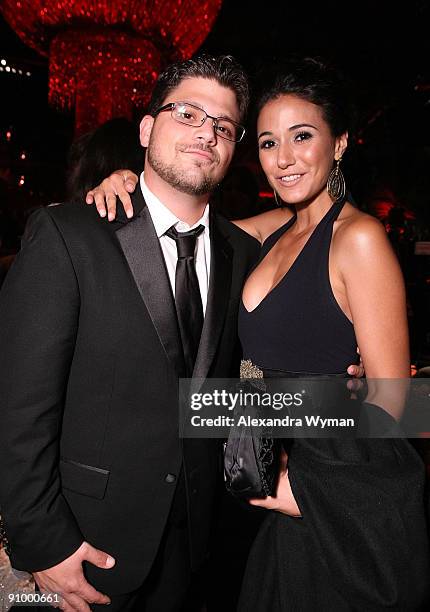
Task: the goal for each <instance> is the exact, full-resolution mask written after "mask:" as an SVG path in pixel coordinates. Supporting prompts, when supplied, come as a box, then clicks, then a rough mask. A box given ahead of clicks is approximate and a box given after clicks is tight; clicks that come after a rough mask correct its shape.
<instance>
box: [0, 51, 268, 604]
mask: <svg viewBox="0 0 430 612" xmlns="http://www.w3.org/2000/svg"><path fill="white" fill-rule="evenodd" d="M248 98H249V94H248V85H247V80H246V77H245V75H244V73H243V71H242V70H241V68H240V66H238V65H237V64H236V62H235V61H234V60H233V59H232V58H231V57H227V56H224V57H219V58H211V57H207V56H201V57H199V58H196V59H193V60H188V61H185V62H182V63H179V64H176V65H173V66H171V67H170V68H168V69H167V70H166V71H165V72H164V73H163V74H162V75H160V77H159V79H158V82H157V84H156V87H155V89H154V92H153V96H152V100H151V102H150V105H149V109H148V114H147V115H145V116H144V118H143V120H142V122H141V128H140V136H141V143H142V146H143V147H145V148H146V156H145V170H144V173H142V175H141V178H140V185H139V189H137V190H136V192H135V194H133V206H134V210H135V216H134V217H133V219H127V218H126V217H125V216H119V217H118V218H117V220H116V221H115V222H114V223H108V222H107V221H104V222H102V221H100V220H99V217H98V215H97V211H96V210H95V207H88V206H85V205H84V204H82V206H80V205H70V204H64V205H60V206H53V207H48V208H44V209H41V210H39V211H37V212H36V213H35V214H33V215H32V217H31V218H30V220H29V222H28V225H27V229H26V233H25V236H24V240H23V245H22V249H21V252H20V254H19V255H18V256H17V259H16V261H15V263H14V265H13V268H12V269H11V271H10V273H9V275H8V277H7V279H6V282H5V284H4V287H3V290H2V293H1V296H0V345H1V346H2V351H1V355H0V372H1V380H0V397H1V408H0V419H1V423H2V427H1V432H2V433H1V440H0V508H1V511H0V512H1V514H2V517H3V520H4V530H5V533H6V536H7V539H8V541H9V545H10V551H9V552H10V558H11V563H12V566H13V567H15V568H17V569H20V570H26V571H29V572H31V573H33V576H34V577H35V580H36V583H37V585H38V588H39V589H40V590H42V591H47V592H59V593H61V594H62V596H63V602H62V604H61V605H62V608H63V609H64V610H89V609H90V608H89V605H90V604H92V609H98V607H99V605H100V604H104V603H108V602H109V600H110V601H111V605H110V607H109V608H110V609H111V610H139V611H142V612H144V611H146V612H154V611H157V612H160V611H163V612H169V611H171V610H172V611H173V610H180V609H181V605H182V603H183V601H184V599H185V596H186V592H187V588H188V585H189V583H190V577H191V574H192V572H193V571H196V570H198V569H199V567H201V565H202V564H203V562H204V560H205V558H206V554H207V542H208V537H209V531H210V525H211V514H212V509H213V501H214V492H215V489H216V481H217V477H218V475H219V450H220V449H219V448H218V446H217V443H216V441H215V440H183V441H181V440H180V438H179V435H178V380H179V378H181V377H190V376H194V377H201V378H205V377H208V376H212V377H216V378H222V377H228V376H230V375H232V374H237V370H235V369H234V368H235V366H237V364H236V363H234V359H233V357H232V356H233V355H234V354H235V346H236V338H237V336H236V326H237V309H238V302H239V298H240V291H241V287H242V284H243V280H244V277H245V275H246V273H247V271H248V269H249V267H250V265H251V264H252V262H253V261H254V258H255V256H256V255H257V251H258V244H257V242H256V241H254V240H253V239H251V238H249V237H248V236H247V235H246V234H245V233H243V232H242V231H241V230H240V229H238V228H236V227H235V226H233V225H231V224H230V223H228V222H227V221H226V220H224V219H223V218H221V217H218V216H217V214H216V213H215V212H214V211H212V210H211V209H210V204H209V203H208V202H209V198H210V193H211V191H212V190H213V188H214V187H215V186H216V185H217V184H218V183H219V182H220V181H221V180H222V178H223V176H224V175H225V173H226V171H227V168H228V166H229V163H230V161H231V159H232V156H233V153H234V148H235V143H236V142H238V141H239V140H240V139H241V137H242V136H243V133H244V130H243V128H242V127H241V122H242V120H243V117H244V115H245V112H246V107H247V104H248Z"/></svg>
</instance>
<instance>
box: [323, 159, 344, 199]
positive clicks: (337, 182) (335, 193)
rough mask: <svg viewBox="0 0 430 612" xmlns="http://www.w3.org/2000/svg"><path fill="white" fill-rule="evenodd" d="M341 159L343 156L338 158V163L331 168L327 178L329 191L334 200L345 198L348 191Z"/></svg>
mask: <svg viewBox="0 0 430 612" xmlns="http://www.w3.org/2000/svg"><path fill="white" fill-rule="evenodd" d="M341 161H342V158H341V157H340V158H339V159H338V160H336V165H335V166H334V167H333V169H332V170H331V172H330V174H329V175H328V179H327V192H328V195H329V196H330V197H331V199H332V200H333V201H334V202H337V201H338V200H343V198H344V197H345V193H346V185H345V178H344V176H343V174H342V170H341V169H340V162H341Z"/></svg>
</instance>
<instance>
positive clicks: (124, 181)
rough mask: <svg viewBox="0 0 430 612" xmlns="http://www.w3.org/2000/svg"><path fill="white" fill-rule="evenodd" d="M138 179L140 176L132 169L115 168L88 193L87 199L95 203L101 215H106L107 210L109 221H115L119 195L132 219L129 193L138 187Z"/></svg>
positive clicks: (88, 201)
mask: <svg viewBox="0 0 430 612" xmlns="http://www.w3.org/2000/svg"><path fill="white" fill-rule="evenodd" d="M138 180H139V178H138V176H137V175H136V174H134V172H132V171H131V170H115V172H113V173H112V174H111V175H110V176H108V178H105V179H104V181H102V182H101V183H100V185H97V187H95V188H94V189H91V191H89V192H88V193H87V195H86V198H85V201H86V203H87V204H94V203H95V205H96V207H97V210H98V212H99V215H100V216H101V217H105V216H106V210H107V214H108V219H109V221H113V220H114V219H115V217H116V199H117V197H118V198H119V199H120V201H121V203H122V205H123V207H124V211H125V214H126V215H127V217H128V218H129V219H130V218H131V217H132V216H133V205H132V203H131V198H130V196H129V194H130V193H133V191H134V190H135V189H136V185H137V182H138Z"/></svg>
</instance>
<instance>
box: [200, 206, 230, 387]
mask: <svg viewBox="0 0 430 612" xmlns="http://www.w3.org/2000/svg"><path fill="white" fill-rule="evenodd" d="M210 236H211V271H210V277H209V292H208V301H207V306H206V314H205V320H204V324H203V330H202V336H201V339H200V346H199V351H198V354H197V359H196V363H195V366H194V372H193V377H194V378H206V376H207V375H208V372H209V369H210V366H211V364H212V361H213V358H214V356H215V353H216V350H217V348H218V343H219V340H220V335H221V331H222V327H223V323H224V319H225V315H226V312H227V305H228V302H229V298H230V288H231V275H232V259H233V249H232V247H231V245H230V244H229V242H228V241H227V238H226V237H225V236H224V235H223V233H222V232H221V230H220V228H219V226H218V223H217V217H216V215H211V223H210Z"/></svg>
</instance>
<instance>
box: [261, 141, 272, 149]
mask: <svg viewBox="0 0 430 612" xmlns="http://www.w3.org/2000/svg"><path fill="white" fill-rule="evenodd" d="M274 146H275V142H274V141H273V140H263V141H262V142H260V149H271V148H272V147H274Z"/></svg>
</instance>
